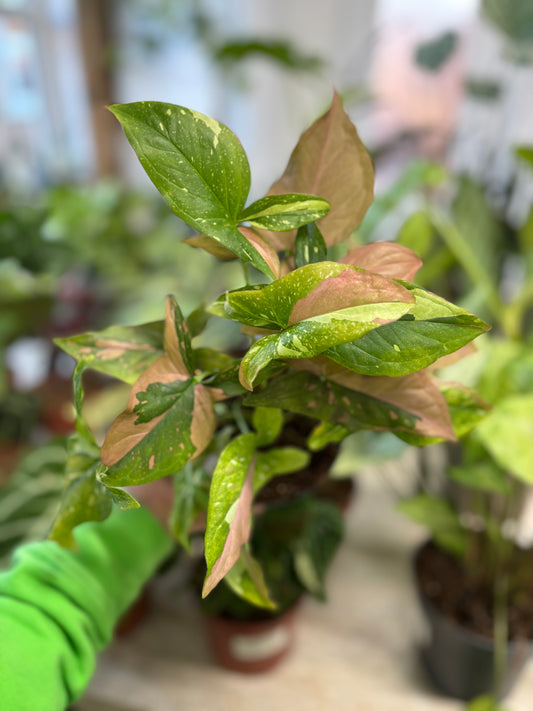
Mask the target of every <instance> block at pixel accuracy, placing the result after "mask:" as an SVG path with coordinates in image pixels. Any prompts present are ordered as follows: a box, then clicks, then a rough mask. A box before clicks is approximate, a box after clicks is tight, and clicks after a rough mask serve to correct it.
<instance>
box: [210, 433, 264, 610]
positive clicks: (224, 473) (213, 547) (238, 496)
mask: <svg viewBox="0 0 533 711" xmlns="http://www.w3.org/2000/svg"><path fill="white" fill-rule="evenodd" d="M256 447H257V437H256V435H255V434H253V433H248V434H243V435H240V436H239V437H236V438H235V439H234V440H233V441H232V442H230V443H229V444H228V445H227V446H226V447H225V449H224V450H223V451H222V453H221V454H220V457H219V459H218V462H217V465H216V467H215V471H214V472H213V478H212V481H211V490H210V494H209V506H208V509H207V524H206V530H205V546H204V550H205V560H206V563H207V574H206V578H205V582H204V587H203V591H202V597H205V596H206V595H208V594H209V593H210V592H211V590H213V588H214V587H215V586H216V585H218V583H219V582H220V581H221V580H222V578H223V577H224V576H225V575H226V574H227V573H228V572H229V571H230V570H231V568H232V567H233V566H234V565H235V563H236V562H237V560H238V558H239V556H240V553H241V548H242V546H243V545H244V544H245V543H246V542H247V541H248V538H249V536H250V520H251V514H252V480H253V469H254V456H255V451H256Z"/></svg>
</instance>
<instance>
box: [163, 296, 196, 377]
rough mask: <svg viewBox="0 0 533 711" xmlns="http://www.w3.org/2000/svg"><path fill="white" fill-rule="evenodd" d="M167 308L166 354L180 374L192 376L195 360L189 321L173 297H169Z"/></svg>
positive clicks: (164, 343) (164, 344)
mask: <svg viewBox="0 0 533 711" xmlns="http://www.w3.org/2000/svg"><path fill="white" fill-rule="evenodd" d="M165 308H166V312H165V330H164V335H163V346H164V348H165V352H166V353H167V354H168V356H169V357H170V360H171V361H172V362H173V363H174V366H175V367H176V369H177V371H178V372H179V373H182V374H183V375H190V374H192V373H193V371H194V359H193V353H192V346H191V336H190V334H189V329H188V326H187V321H186V320H185V319H184V318H183V314H182V313H181V310H180V307H179V306H178V303H177V301H176V299H175V298H174V297H173V296H167V299H166V306H165Z"/></svg>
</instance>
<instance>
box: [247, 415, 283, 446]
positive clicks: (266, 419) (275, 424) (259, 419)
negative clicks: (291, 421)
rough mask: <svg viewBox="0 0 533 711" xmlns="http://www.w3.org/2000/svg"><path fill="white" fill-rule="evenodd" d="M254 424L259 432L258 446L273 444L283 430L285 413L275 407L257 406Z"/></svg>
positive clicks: (253, 416) (253, 418)
mask: <svg viewBox="0 0 533 711" xmlns="http://www.w3.org/2000/svg"><path fill="white" fill-rule="evenodd" d="M252 424H253V427H254V430H255V431H256V432H257V446H258V447H265V446H266V445H267V444H272V442H274V441H275V440H276V439H277V438H278V436H279V433H280V432H281V428H282V426H283V413H282V412H281V410H278V409H277V408H275V407H257V408H255V410H254V414H253V415H252Z"/></svg>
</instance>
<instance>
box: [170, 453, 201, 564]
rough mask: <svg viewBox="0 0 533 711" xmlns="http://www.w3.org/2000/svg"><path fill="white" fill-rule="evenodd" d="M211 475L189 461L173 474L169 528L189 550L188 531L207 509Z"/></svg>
mask: <svg viewBox="0 0 533 711" xmlns="http://www.w3.org/2000/svg"><path fill="white" fill-rule="evenodd" d="M210 483H211V477H210V476H209V474H208V473H207V472H206V471H205V469H204V468H203V467H193V465H192V464H191V463H190V462H189V463H187V464H186V465H185V466H184V467H183V469H181V471H179V472H177V473H176V474H174V505H173V507H172V512H171V514H170V528H171V530H172V532H173V534H174V535H175V536H176V539H177V540H178V542H179V543H180V544H181V545H182V546H183V547H184V548H185V550H187V551H190V549H191V546H190V540H189V531H190V528H191V526H192V524H193V523H194V521H195V520H196V519H197V518H198V516H199V515H200V513H202V511H206V510H207V504H208V500H209V485H210Z"/></svg>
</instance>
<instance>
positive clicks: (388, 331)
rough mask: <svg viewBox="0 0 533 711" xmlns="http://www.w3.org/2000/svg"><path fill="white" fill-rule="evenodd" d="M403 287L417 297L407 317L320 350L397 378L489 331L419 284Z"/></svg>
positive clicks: (364, 371) (365, 371)
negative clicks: (353, 340) (357, 337)
mask: <svg viewBox="0 0 533 711" xmlns="http://www.w3.org/2000/svg"><path fill="white" fill-rule="evenodd" d="M404 286H405V287H406V288H407V289H408V290H409V291H410V292H411V294H412V295H413V296H414V297H415V299H416V304H415V305H414V307H413V308H412V309H411V310H410V311H409V314H408V315H407V316H405V317H403V318H400V319H398V320H397V321H394V322H393V323H388V324H384V325H382V326H381V327H380V328H378V329H376V330H374V331H371V332H369V333H367V334H365V335H364V336H363V337H362V338H360V339H359V340H357V341H356V342H355V343H344V344H340V345H338V346H334V347H333V348H331V349H329V350H328V351H326V352H325V353H324V355H327V357H328V358H331V360H334V361H335V362H336V363H338V364H339V365H342V366H344V367H345V368H349V369H350V370H353V371H354V372H356V373H361V374H363V375H387V376H393V377H398V376H402V375H408V374H409V373H413V372H414V371H417V370H422V369H423V368H427V367H428V366H429V365H431V364H432V363H435V361H437V360H438V359H440V358H442V357H444V356H447V355H448V354H450V353H453V352H455V351H457V350H459V349H460V348H461V347H463V346H465V345H466V344H467V343H469V342H470V341H472V340H473V339H474V338H476V337H477V336H479V335H480V334H481V333H483V332H485V331H486V330H488V328H489V326H488V325H487V324H486V323H484V321H481V319H479V318H477V317H476V316H474V315H473V314H471V313H469V312H468V311H466V310H464V309H461V308H460V307H458V306H455V305H454V304H451V303H450V302H448V301H446V300H445V299H442V298H441V297H439V296H436V295H435V294H432V293H430V292H428V291H425V290H424V289H420V288H419V287H415V286H413V285H409V284H407V283H404Z"/></svg>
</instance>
